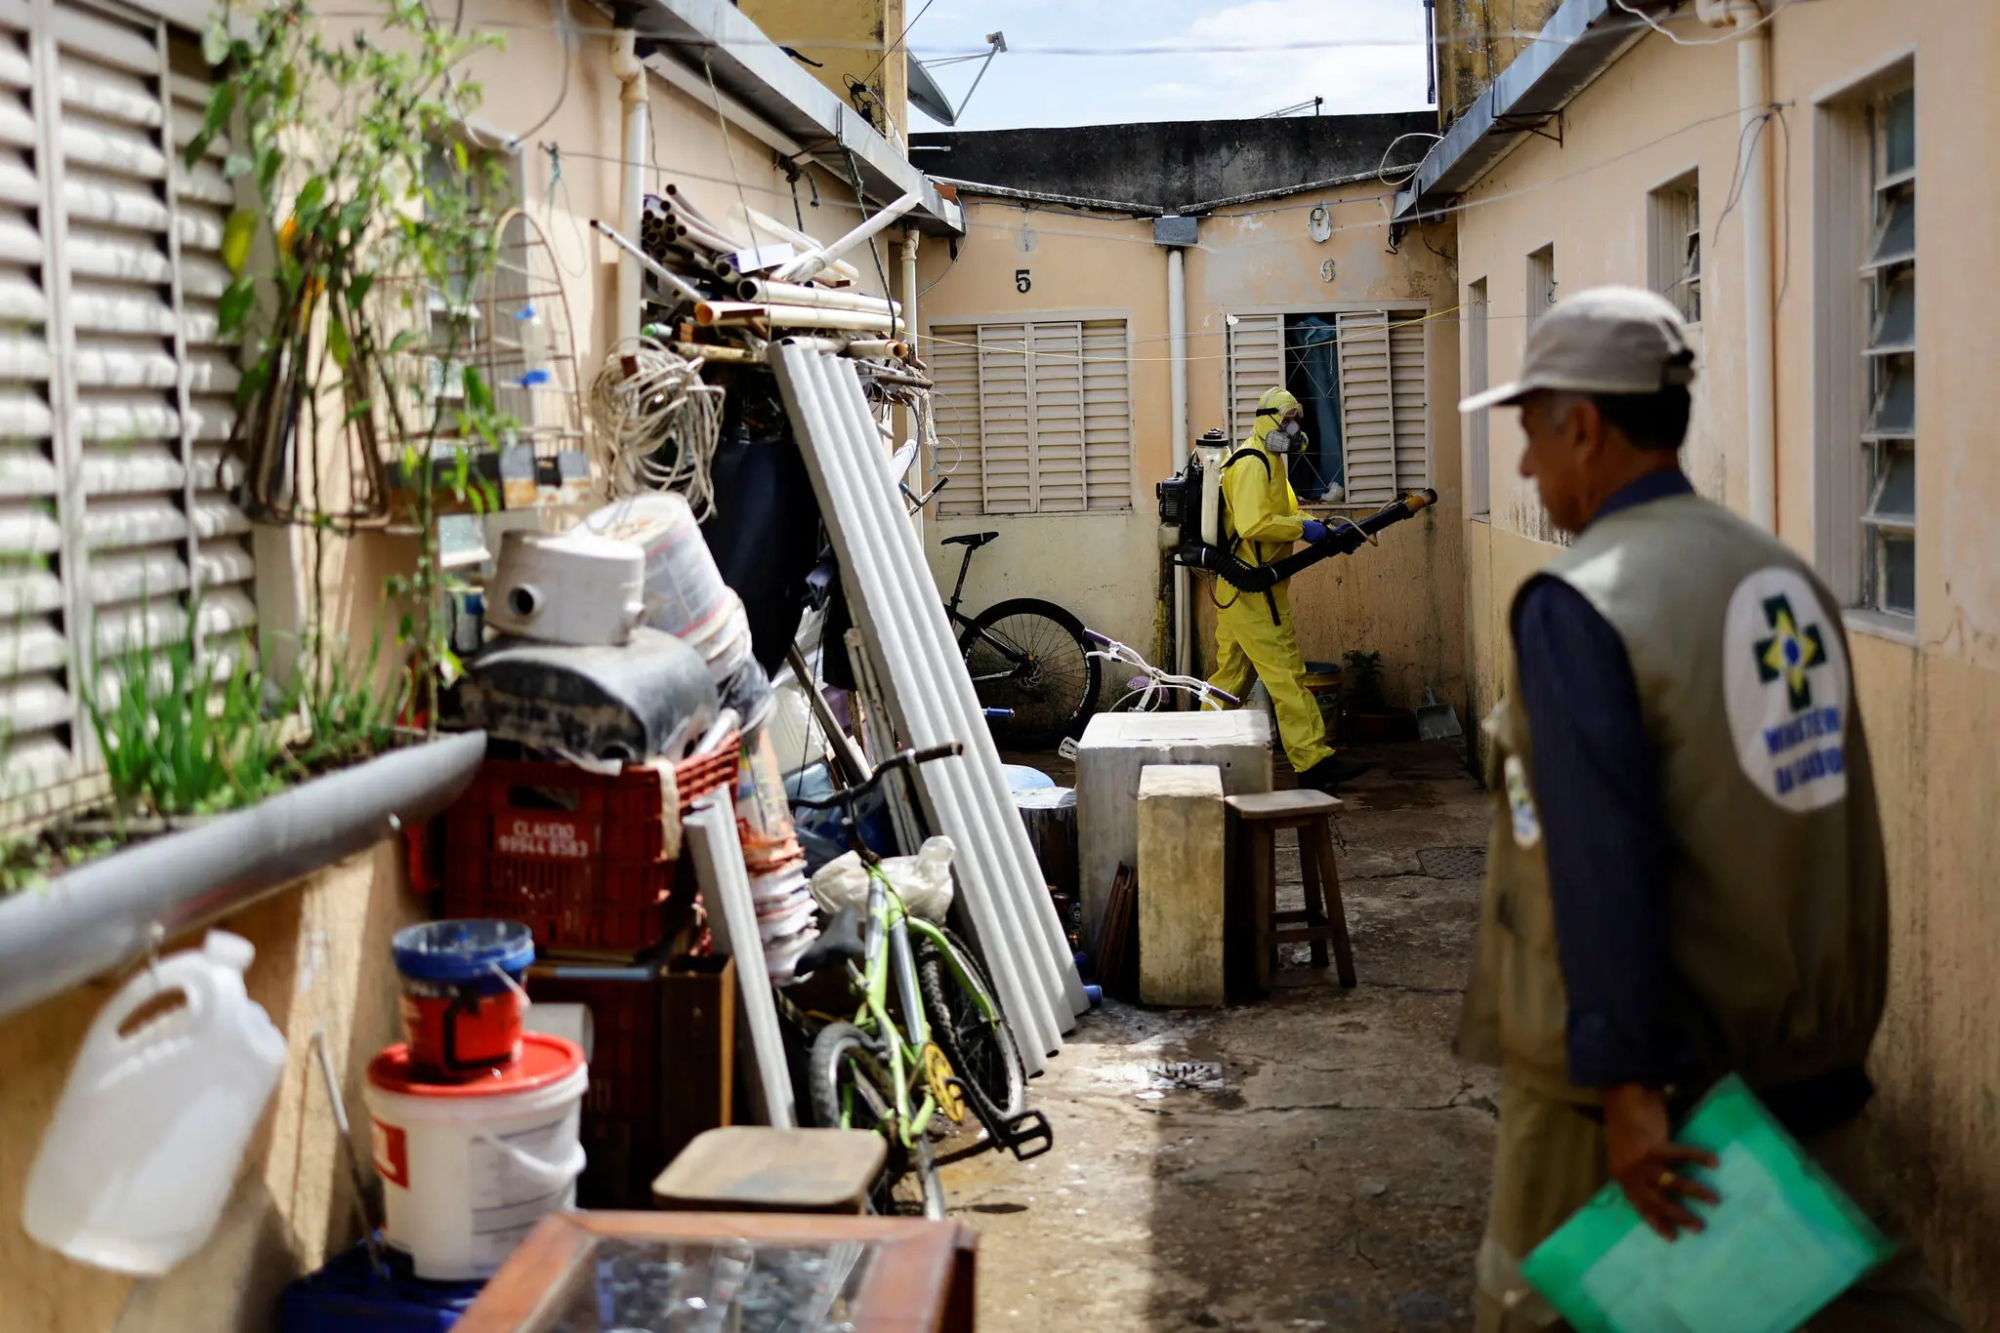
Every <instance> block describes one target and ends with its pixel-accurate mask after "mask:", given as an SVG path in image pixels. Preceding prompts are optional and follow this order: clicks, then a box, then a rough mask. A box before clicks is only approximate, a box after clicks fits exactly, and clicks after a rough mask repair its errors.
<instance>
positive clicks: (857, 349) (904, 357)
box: [795, 338, 912, 361]
mask: <svg viewBox="0 0 2000 1333" xmlns="http://www.w3.org/2000/svg"><path fill="white" fill-rule="evenodd" d="M795 341H796V340H795ZM842 350H844V351H845V352H846V353H847V355H849V356H872V357H877V358H881V357H887V358H889V359H890V360H894V361H908V360H910V358H911V355H912V353H911V345H910V344H909V343H906V342H899V341H897V340H896V339H894V338H855V339H852V340H850V341H849V342H848V344H847V346H846V347H845V348H844V349H842Z"/></svg>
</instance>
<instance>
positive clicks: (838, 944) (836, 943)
mask: <svg viewBox="0 0 2000 1333" xmlns="http://www.w3.org/2000/svg"><path fill="white" fill-rule="evenodd" d="M867 952H868V945H867V942H866V941H865V940H863V939H862V938H861V913H859V912H857V911H855V910H854V909H853V908H852V907H843V908H841V909H840V910H839V911H838V912H835V913H834V914H833V919H832V920H831V921H829V922H827V923H826V928H825V929H824V930H822V931H820V933H819V938H818V939H816V940H814V941H813V942H812V943H811V944H810V945H808V946H807V947H806V951H805V952H804V953H802V954H800V955H799V961H798V964H797V966H796V967H795V968H794V969H793V970H794V971H795V972H796V973H797V974H798V975H799V976H805V975H806V974H807V973H808V972H817V971H819V970H820V969H821V968H823V967H828V966H831V965H833V964H836V963H858V962H860V961H861V959H862V958H863V957H864V956H866V954H867Z"/></svg>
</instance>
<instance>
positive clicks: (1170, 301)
mask: <svg viewBox="0 0 2000 1333" xmlns="http://www.w3.org/2000/svg"><path fill="white" fill-rule="evenodd" d="M1186 264H1187V261H1186V258H1185V252H1184V251H1183V250H1182V249H1181V247H1180V246H1178V245H1174V246H1169V247H1167V375H1168V382H1169V384H1170V385H1171V386H1172V391H1173V408H1174V416H1173V430H1174V471H1175V472H1179V471H1180V470H1181V469H1183V468H1185V467H1186V466H1187V461H1188V380H1187V372H1188V367H1187V268H1186ZM1173 581H1174V592H1173V597H1174V670H1175V671H1176V672H1178V673H1180V674H1181V675H1186V674H1188V659H1189V657H1190V656H1191V651H1192V645H1193V634H1192V631H1191V628H1190V626H1189V625H1188V620H1189V614H1190V611H1191V606H1190V602H1191V599H1190V598H1189V596H1188V591H1189V589H1190V588H1191V587H1192V586H1193V581H1192V580H1191V579H1190V578H1189V577H1188V571H1187V569H1186V568H1185V567H1184V566H1182V565H1175V566H1174V576H1173Z"/></svg>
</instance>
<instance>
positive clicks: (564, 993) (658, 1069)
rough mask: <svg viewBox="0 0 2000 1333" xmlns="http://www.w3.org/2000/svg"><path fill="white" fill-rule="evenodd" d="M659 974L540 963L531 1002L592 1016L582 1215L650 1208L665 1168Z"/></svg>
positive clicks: (533, 973) (531, 980) (532, 975)
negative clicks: (579, 1008) (571, 1007)
mask: <svg viewBox="0 0 2000 1333" xmlns="http://www.w3.org/2000/svg"><path fill="white" fill-rule="evenodd" d="M660 987H661V981H660V970H659V968H657V967H590V966H586V965H582V964H571V963H548V964H543V963H538V964H536V965H535V966H534V967H532V968H530V969H529V971H528V995H529V998H531V999H533V1000H535V1001H536V1002H537V1003H542V1004H581V1005H586V1006H588V1007H589V1009H590V1017H591V1030H592V1033H593V1034H594V1035H593V1038H592V1049H591V1053H590V1087H589V1089H588V1090H587V1091H586V1092H585V1093H584V1095H583V1126H582V1135H583V1142H584V1150H585V1154H586V1156H585V1166H584V1170H583V1176H582V1178H581V1179H579V1180H578V1181H577V1205H578V1206H579V1207H583V1208H648V1207H651V1206H652V1181H653V1178H654V1177H655V1176H656V1175H658V1174H659V1173H660V1172H661V1171H662V1170H664V1169H665V1168H666V1165H667V1158H668V1150H667V1143H666V1128H665V1121H664V1118H663V1116H662V1114H661V1097H662V1094H663V1092H664V1085H663V1081H662V1080H663V1077H664V1069H665V1052H664V1049H663V1045H664V1040H665V1036H664V1031H663V1028H664V1016H663V1014H662V994H661V989H660Z"/></svg>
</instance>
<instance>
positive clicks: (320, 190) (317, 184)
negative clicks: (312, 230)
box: [292, 176, 326, 226]
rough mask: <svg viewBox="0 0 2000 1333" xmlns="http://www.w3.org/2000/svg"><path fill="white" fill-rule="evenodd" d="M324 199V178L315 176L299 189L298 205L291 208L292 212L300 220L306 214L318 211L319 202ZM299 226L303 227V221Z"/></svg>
mask: <svg viewBox="0 0 2000 1333" xmlns="http://www.w3.org/2000/svg"><path fill="white" fill-rule="evenodd" d="M325 198H326V177H324V176H315V177H313V178H312V179H311V180H309V181H307V182H306V183H305V185H304V186H302V187H301V188H300V190H299V199H298V203H297V204H295V205H294V206H293V209H292V211H293V212H295V213H297V214H298V215H299V217H300V218H301V219H304V218H305V216H306V215H307V214H308V213H313V212H316V211H318V209H319V205H320V201H321V200H323V199H325ZM300 225H301V226H303V225H304V223H303V221H302V222H301V224H300Z"/></svg>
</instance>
